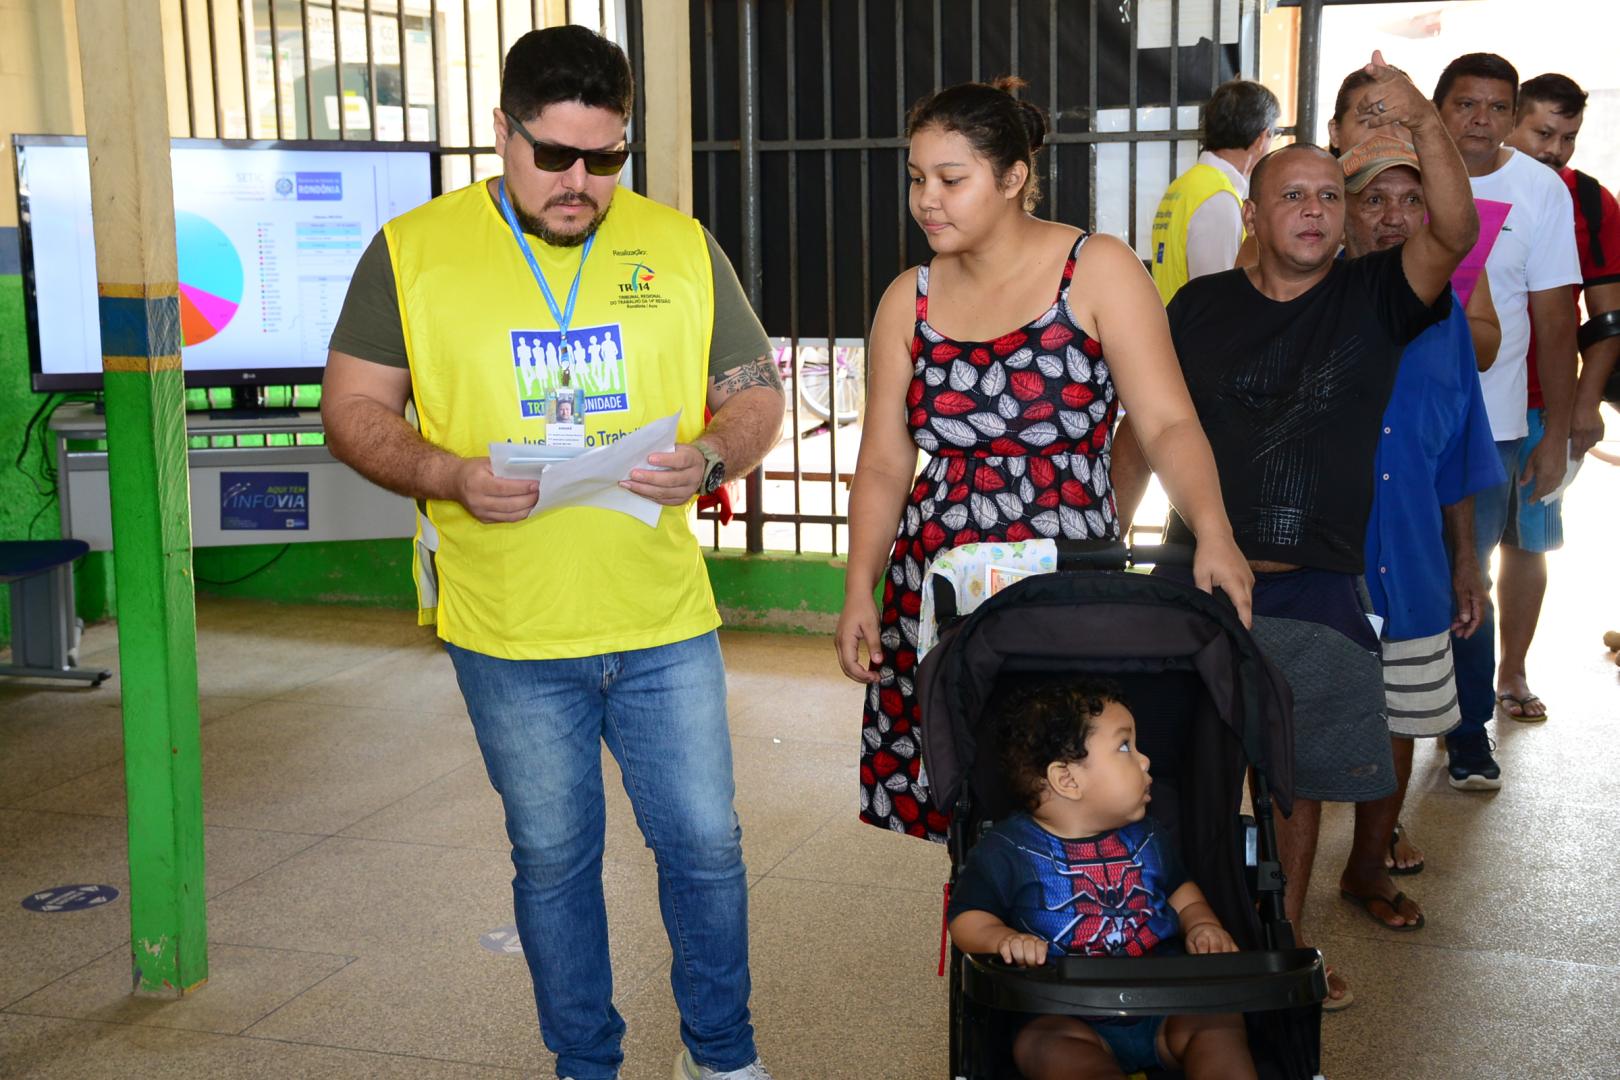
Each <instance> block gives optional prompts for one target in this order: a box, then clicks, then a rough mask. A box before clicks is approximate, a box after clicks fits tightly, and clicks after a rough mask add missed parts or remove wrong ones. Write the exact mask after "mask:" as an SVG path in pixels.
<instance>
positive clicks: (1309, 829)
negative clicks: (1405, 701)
mask: <svg viewBox="0 0 1620 1080" xmlns="http://www.w3.org/2000/svg"><path fill="white" fill-rule="evenodd" d="M1367 71H1368V73H1369V74H1371V75H1372V76H1373V77H1374V82H1373V83H1371V84H1370V85H1369V86H1367V87H1366V88H1365V89H1364V90H1363V91H1362V93H1361V98H1360V101H1359V102H1358V103H1357V106H1356V108H1357V112H1358V114H1359V115H1361V116H1363V117H1365V118H1367V120H1368V123H1369V124H1370V125H1371V126H1374V127H1381V126H1384V125H1387V124H1391V123H1400V124H1403V125H1405V126H1406V127H1407V129H1408V130H1409V131H1410V132H1411V133H1412V138H1413V141H1414V143H1415V144H1416V147H1417V154H1418V158H1419V161H1420V162H1421V164H1422V176H1423V192H1424V197H1425V199H1426V201H1427V203H1428V205H1429V208H1430V215H1431V216H1430V219H1429V221H1428V222H1427V223H1426V224H1425V225H1424V226H1423V227H1422V228H1421V229H1419V230H1418V231H1417V232H1416V233H1415V234H1413V236H1412V238H1411V239H1410V240H1408V241H1407V242H1406V243H1405V244H1404V245H1402V246H1401V247H1399V248H1395V249H1391V250H1389V251H1385V252H1377V253H1374V254H1371V255H1367V256H1364V257H1362V258H1358V259H1348V260H1343V259H1336V258H1335V256H1336V255H1337V254H1338V251H1339V247H1340V243H1341V241H1342V239H1343V236H1344V174H1343V171H1342V169H1341V168H1340V166H1339V163H1338V162H1337V161H1336V160H1335V159H1334V158H1333V157H1332V156H1331V155H1329V154H1328V153H1327V152H1326V151H1324V150H1321V149H1319V148H1317V147H1314V146H1309V145H1294V146H1288V147H1284V148H1283V149H1281V150H1278V151H1275V152H1274V153H1272V154H1270V155H1268V156H1267V157H1266V158H1264V159H1263V160H1262V161H1261V162H1260V164H1259V165H1258V166H1256V168H1255V170H1254V174H1253V176H1252V178H1251V181H1250V187H1249V199H1248V201H1247V202H1246V203H1245V204H1244V210H1243V214H1244V224H1245V226H1246V227H1247V228H1248V230H1249V231H1250V232H1251V233H1252V234H1254V236H1255V238H1256V241H1257V244H1258V247H1259V263H1258V265H1257V266H1254V267H1251V268H1248V269H1237V270H1231V271H1227V272H1226V273H1222V274H1212V275H1210V276H1208V277H1203V278H1198V279H1196V280H1195V281H1193V282H1190V283H1189V284H1188V285H1187V286H1185V287H1184V288H1183V289H1182V290H1181V291H1180V292H1179V293H1177V294H1176V298H1175V300H1174V301H1172V303H1171V304H1170V307H1169V311H1168V314H1169V319H1170V331H1171V335H1172V337H1173V338H1174V340H1175V345H1176V352H1177V354H1178V355H1179V357H1180V360H1181V367H1182V371H1183V373H1184V374H1185V376H1186V378H1187V386H1188V389H1189V390H1190V391H1191V392H1192V398H1193V403H1194V404H1195V405H1196V406H1197V408H1198V418H1199V421H1200V422H1201V423H1202V424H1203V426H1204V430H1205V432H1206V433H1207V434H1208V436H1209V441H1210V445H1211V447H1212V448H1213V449H1214V451H1215V463H1216V467H1217V469H1218V471H1219V472H1220V478H1221V490H1222V495H1223V498H1224V501H1225V503H1226V512H1227V515H1228V517H1230V518H1231V520H1232V529H1233V533H1234V534H1235V536H1236V538H1237V542H1238V546H1239V547H1240V548H1242V549H1243V552H1244V554H1245V555H1247V556H1248V557H1249V559H1250V560H1251V561H1250V565H1251V566H1252V567H1253V569H1254V570H1255V572H1256V578H1255V591H1254V614H1255V619H1254V636H1255V640H1256V641H1257V642H1258V643H1259V645H1260V647H1261V648H1262V649H1263V650H1264V651H1265V653H1266V654H1267V656H1268V657H1269V658H1270V659H1271V660H1272V661H1273V662H1274V663H1275V664H1276V665H1277V666H1278V667H1279V668H1280V669H1281V670H1282V671H1283V673H1284V674H1285V675H1286V676H1287V677H1288V680H1289V684H1290V686H1291V687H1292V689H1293V692H1294V724H1295V733H1294V735H1295V738H1294V745H1295V763H1294V777H1295V790H1294V794H1295V799H1294V812H1293V814H1292V815H1291V816H1290V817H1287V818H1279V820H1278V842H1279V846H1280V848H1281V854H1282V858H1283V868H1284V872H1285V873H1286V874H1287V879H1288V891H1287V911H1288V915H1289V917H1290V918H1291V919H1292V920H1293V921H1294V923H1295V925H1296V927H1298V926H1299V923H1300V917H1301V913H1302V911H1303V909H1304V901H1305V892H1306V889H1307V887H1308V885H1309V882H1310V871H1311V864H1312V862H1313V861H1314V859H1315V855H1316V840H1317V833H1318V830H1319V826H1320V822H1321V803H1322V802H1323V801H1324V800H1326V801H1348V802H1361V801H1366V800H1369V799H1376V798H1382V797H1384V796H1387V795H1389V794H1390V793H1392V792H1393V790H1394V783H1395V780H1394V768H1393V762H1392V759H1391V757H1390V750H1389V729H1388V725H1387V723H1386V721H1385V719H1384V689H1383V673H1382V668H1381V665H1380V662H1379V657H1378V634H1377V631H1376V630H1374V628H1373V627H1372V625H1371V623H1370V622H1369V621H1368V619H1367V617H1366V616H1367V613H1368V612H1369V611H1370V607H1369V606H1368V605H1367V603H1366V601H1365V600H1364V589H1363V588H1362V587H1360V575H1361V572H1362V561H1363V557H1362V552H1363V546H1364V541H1365V537H1366V529H1367V514H1368V510H1369V507H1370V504H1371V500H1372V485H1373V483H1374V482H1375V480H1374V477H1373V468H1372V466H1373V458H1374V454H1375V452H1376V449H1377V444H1378V436H1379V432H1380V424H1381V419H1382V416H1383V412H1384V407H1385V405H1386V404H1387V403H1388V400H1389V394H1390V391H1391V389H1392V388H1393V386H1394V380H1395V371H1396V366H1397V365H1398V364H1399V362H1400V356H1401V353H1402V351H1403V350H1404V349H1405V347H1406V344H1407V342H1409V341H1411V340H1412V339H1413V338H1415V337H1416V336H1418V334H1420V333H1422V332H1423V330H1425V329H1426V328H1427V327H1428V326H1430V325H1431V324H1432V323H1434V322H1436V321H1438V320H1439V319H1441V318H1443V317H1445V316H1446V315H1447V314H1448V313H1449V310H1450V303H1451V290H1450V285H1449V281H1450V277H1451V274H1452V272H1453V271H1454V270H1456V268H1457V265H1458V263H1459V262H1461V261H1462V258H1463V256H1464V255H1465V254H1467V252H1468V250H1469V249H1470V248H1471V247H1472V246H1473V244H1474V240H1475V238H1476V236H1477V234H1478V231H1479V218H1478V215H1477V214H1476V212H1475V210H1474V203H1473V199H1472V197H1471V196H1470V194H1469V188H1468V175H1467V172H1466V170H1465V168H1464V166H1463V162H1462V158H1461V157H1460V156H1459V155H1458V153H1457V148H1456V146H1455V145H1454V144H1453V143H1452V141H1451V137H1450V136H1449V135H1448V134H1447V133H1446V132H1445V130H1444V128H1443V127H1442V126H1441V124H1440V120H1439V117H1438V116H1437V115H1436V113H1435V110H1434V106H1433V105H1432V104H1430V103H1429V101H1428V100H1427V99H1426V98H1425V97H1424V95H1423V94H1422V93H1421V92H1419V91H1418V90H1417V88H1416V87H1414V86H1413V85H1412V84H1411V82H1410V81H1409V80H1408V79H1407V78H1406V77H1405V76H1404V75H1402V74H1400V73H1399V72H1397V71H1395V70H1394V69H1393V68H1390V67H1387V66H1385V64H1384V63H1383V58H1382V56H1381V55H1379V54H1377V53H1375V54H1374V55H1373V62H1372V63H1371V64H1369V65H1368V67H1367ZM1128 424H1129V421H1128V420H1127V421H1125V422H1124V423H1123V424H1122V425H1121V427H1122V432H1123V431H1125V430H1128ZM1113 467H1114V477H1113V479H1114V485H1115V490H1116V492H1120V493H1121V498H1120V502H1121V505H1130V506H1134V505H1135V502H1136V497H1135V496H1136V493H1138V492H1139V491H1140V488H1141V487H1142V486H1143V485H1145V483H1146V480H1147V470H1146V465H1145V463H1144V462H1142V460H1141V454H1140V451H1139V450H1138V449H1137V448H1136V445H1135V440H1134V439H1124V438H1122V437H1121V436H1120V435H1116V436H1115V440H1114V461H1113ZM1168 539H1170V540H1171V541H1173V542H1176V541H1179V542H1183V543H1186V542H1190V541H1191V536H1190V534H1189V533H1188V532H1187V529H1186V526H1185V525H1184V524H1183V523H1182V522H1181V520H1180V519H1179V517H1176V516H1175V515H1172V518H1171V522H1170V527H1169V535H1168ZM1300 936H1301V940H1303V939H1304V934H1303V931H1302V932H1301V935H1300ZM1329 986H1330V990H1329V993H1330V998H1329V1001H1328V1002H1327V1007H1328V1008H1334V1007H1342V1006H1343V1005H1346V1004H1348V1003H1349V992H1348V989H1347V987H1346V985H1345V983H1344V981H1343V980H1342V979H1340V978H1339V977H1338V976H1337V974H1336V973H1330V977H1329Z"/></svg>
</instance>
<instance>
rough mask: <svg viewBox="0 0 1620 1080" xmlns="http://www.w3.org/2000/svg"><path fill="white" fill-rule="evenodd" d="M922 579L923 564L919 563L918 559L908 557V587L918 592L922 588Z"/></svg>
mask: <svg viewBox="0 0 1620 1080" xmlns="http://www.w3.org/2000/svg"><path fill="white" fill-rule="evenodd" d="M922 579H923V574H922V566H921V565H919V564H918V562H917V560H916V559H911V558H908V559H907V560H906V588H908V589H910V590H911V591H912V592H916V591H917V590H918V589H920V588H922Z"/></svg>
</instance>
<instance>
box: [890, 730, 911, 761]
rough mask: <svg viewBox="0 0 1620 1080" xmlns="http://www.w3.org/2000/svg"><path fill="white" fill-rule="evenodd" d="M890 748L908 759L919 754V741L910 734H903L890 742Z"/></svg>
mask: <svg viewBox="0 0 1620 1080" xmlns="http://www.w3.org/2000/svg"><path fill="white" fill-rule="evenodd" d="M889 749H890V750H892V751H894V752H895V753H896V754H898V755H899V756H900V757H902V758H905V759H906V760H907V761H909V760H911V759H912V758H914V757H916V756H917V743H916V742H915V741H914V740H913V739H912V738H911V736H909V735H902V736H901V737H900V738H898V739H896V740H894V742H892V743H890V744H889Z"/></svg>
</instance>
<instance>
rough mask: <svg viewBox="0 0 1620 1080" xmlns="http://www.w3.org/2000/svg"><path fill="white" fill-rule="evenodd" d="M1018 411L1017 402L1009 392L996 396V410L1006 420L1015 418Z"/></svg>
mask: <svg viewBox="0 0 1620 1080" xmlns="http://www.w3.org/2000/svg"><path fill="white" fill-rule="evenodd" d="M1018 411H1019V409H1018V402H1017V401H1015V400H1014V399H1013V396H1012V395H1011V394H1002V395H1001V396H1000V397H998V398H996V412H998V413H1000V414H1001V415H1002V416H1004V417H1006V418H1007V419H1008V420H1015V419H1017V417H1018Z"/></svg>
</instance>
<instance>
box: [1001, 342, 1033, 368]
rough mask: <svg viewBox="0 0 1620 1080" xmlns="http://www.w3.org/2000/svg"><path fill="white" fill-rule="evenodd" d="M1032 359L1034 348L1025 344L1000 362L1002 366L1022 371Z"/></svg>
mask: <svg viewBox="0 0 1620 1080" xmlns="http://www.w3.org/2000/svg"><path fill="white" fill-rule="evenodd" d="M1034 360H1035V350H1034V349H1031V348H1028V347H1027V346H1026V347H1025V348H1022V349H1019V350H1018V351H1017V352H1015V353H1013V354H1012V355H1011V356H1009V357H1007V359H1005V360H1003V361H1002V362H1001V363H1002V364H1003V366H1005V367H1007V368H1010V369H1011V370H1013V371H1022V370H1023V369H1024V368H1027V367H1029V365H1030V364H1031V363H1033V362H1034Z"/></svg>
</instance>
